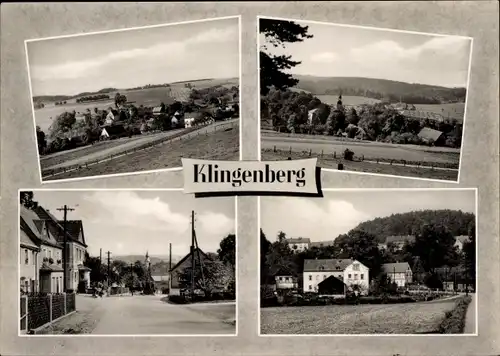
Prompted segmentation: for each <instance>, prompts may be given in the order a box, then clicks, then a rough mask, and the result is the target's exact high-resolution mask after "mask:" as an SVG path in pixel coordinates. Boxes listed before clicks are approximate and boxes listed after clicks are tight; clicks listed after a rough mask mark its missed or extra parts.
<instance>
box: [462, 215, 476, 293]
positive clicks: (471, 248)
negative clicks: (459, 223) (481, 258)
mask: <svg viewBox="0 0 500 356" xmlns="http://www.w3.org/2000/svg"><path fill="white" fill-rule="evenodd" d="M468 236H469V241H466V242H465V243H464V245H463V250H462V251H463V255H464V267H465V270H466V276H467V280H468V281H469V282H470V283H471V284H472V285H473V286H475V283H476V224H475V222H471V223H470V224H469V233H468Z"/></svg>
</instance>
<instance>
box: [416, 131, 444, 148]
mask: <svg viewBox="0 0 500 356" xmlns="http://www.w3.org/2000/svg"><path fill="white" fill-rule="evenodd" d="M418 137H420V139H421V140H422V141H423V142H425V143H428V144H431V143H432V144H434V145H440V144H442V143H443V141H444V139H445V136H444V134H443V133H442V132H441V131H438V130H434V129H431V128H429V127H424V128H423V129H422V130H420V132H419V133H418Z"/></svg>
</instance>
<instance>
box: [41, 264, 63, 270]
mask: <svg viewBox="0 0 500 356" xmlns="http://www.w3.org/2000/svg"><path fill="white" fill-rule="evenodd" d="M40 271H48V272H63V268H62V266H60V265H56V264H55V263H52V264H50V263H49V262H43V263H42V266H41V267H40Z"/></svg>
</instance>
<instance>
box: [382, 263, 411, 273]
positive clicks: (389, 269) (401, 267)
mask: <svg viewBox="0 0 500 356" xmlns="http://www.w3.org/2000/svg"><path fill="white" fill-rule="evenodd" d="M408 270H411V268H410V265H409V264H408V262H396V263H384V264H383V265H382V271H384V272H385V273H405V272H406V271H408Z"/></svg>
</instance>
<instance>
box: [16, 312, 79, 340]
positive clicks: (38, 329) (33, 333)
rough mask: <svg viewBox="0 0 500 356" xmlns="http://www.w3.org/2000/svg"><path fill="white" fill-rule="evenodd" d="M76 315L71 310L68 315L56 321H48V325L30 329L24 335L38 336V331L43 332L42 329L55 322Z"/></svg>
mask: <svg viewBox="0 0 500 356" xmlns="http://www.w3.org/2000/svg"><path fill="white" fill-rule="evenodd" d="M74 313H76V310H73V311H72V312H69V313H68V314H65V315H62V316H60V317H59V318H57V319H54V320H52V321H49V322H48V323H46V324H43V325H42V326H39V327H38V328H35V329H31V330H30V332H28V333H26V335H37V334H40V331H43V330H44V329H46V328H47V327H49V326H51V325H52V324H54V323H55V322H56V321H59V320H61V319H63V318H66V317H67V316H70V315H72V314H74Z"/></svg>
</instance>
